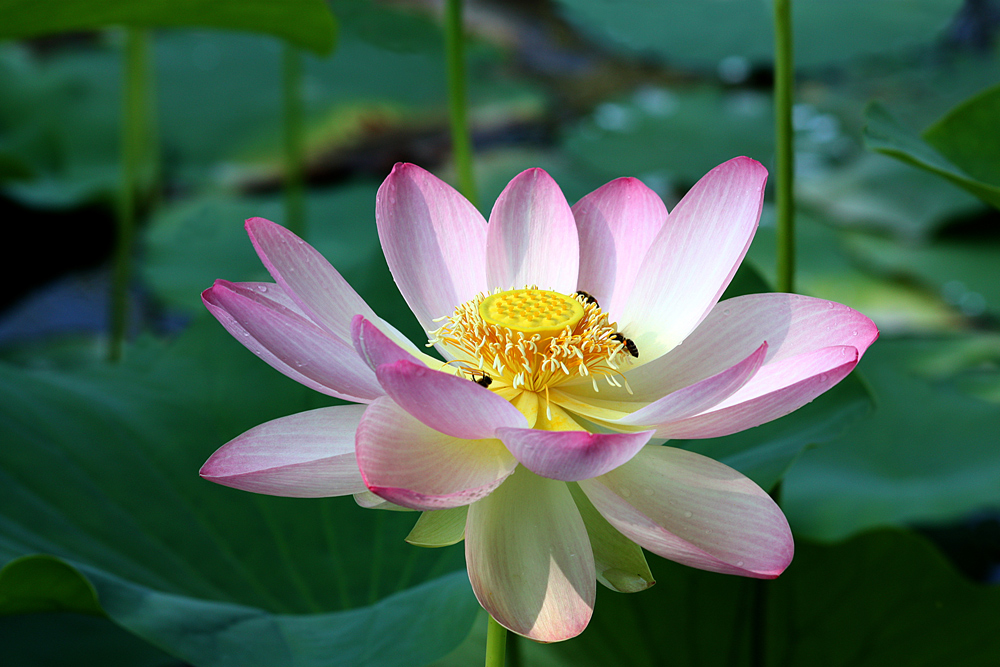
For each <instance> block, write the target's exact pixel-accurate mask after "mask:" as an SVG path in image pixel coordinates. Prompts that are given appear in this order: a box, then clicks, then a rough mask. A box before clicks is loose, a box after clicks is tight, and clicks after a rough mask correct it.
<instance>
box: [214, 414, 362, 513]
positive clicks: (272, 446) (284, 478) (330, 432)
mask: <svg viewBox="0 0 1000 667" xmlns="http://www.w3.org/2000/svg"><path fill="white" fill-rule="evenodd" d="M364 409H365V408H364V406H361V405H342V406H337V407H332V408H319V409H317V410H310V411H308V412H302V413H299V414H295V415H290V416H288V417H282V418H280V419H275V420H273V421H269V422H266V423H264V424H261V425H260V426H255V427H254V428H252V429H250V430H249V431H247V432H246V433H244V434H243V435H240V436H238V437H236V438H234V439H233V440H230V441H229V442H228V443H226V444H225V445H223V446H222V447H221V448H219V449H218V451H216V452H215V453H214V454H212V456H211V457H210V458H209V459H208V461H207V462H206V463H205V465H203V466H202V468H201V472H200V474H201V476H202V477H204V478H205V479H207V480H209V481H212V482H216V483H218V484H223V485H225V486H231V487H233V488H236V489H243V490H244V491H253V492H254V493H265V494H268V495H272V496H288V497H293V498H323V497H327V496H346V495H350V494H353V493H357V492H359V491H363V490H364V489H365V484H364V481H363V480H362V479H361V473H360V472H359V470H358V463H357V458H356V457H355V455H354V432H355V430H356V429H357V427H358V423H359V422H360V420H361V414H362V412H364Z"/></svg>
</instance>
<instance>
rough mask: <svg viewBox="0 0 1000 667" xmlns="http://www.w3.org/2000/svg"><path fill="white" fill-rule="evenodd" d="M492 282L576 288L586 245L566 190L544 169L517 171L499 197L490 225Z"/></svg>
mask: <svg viewBox="0 0 1000 667" xmlns="http://www.w3.org/2000/svg"><path fill="white" fill-rule="evenodd" d="M486 229H487V230H486V280H487V287H488V288H489V289H490V290H493V289H497V288H499V289H504V290H506V289H511V288H515V287H524V286H525V285H538V287H540V288H542V289H551V290H555V291H557V292H562V293H564V294H572V293H573V292H574V291H575V290H576V281H577V275H578V273H579V267H580V245H579V239H578V237H577V231H576V222H575V221H574V220H573V212H572V211H571V210H570V207H569V204H567V203H566V198H565V197H564V196H563V193H562V190H560V189H559V186H558V185H556V182H555V181H554V180H552V177H551V176H549V175H548V174H547V173H545V172H544V171H543V170H541V169H528V170H527V171H523V172H521V173H520V174H518V175H517V176H515V177H514V180H512V181H511V182H510V183H509V184H508V185H507V187H506V188H504V191H503V192H501V193H500V196H499V197H498V198H497V203H496V205H495V206H494V207H493V212H492V213H491V214H490V224H489V225H487V228H486Z"/></svg>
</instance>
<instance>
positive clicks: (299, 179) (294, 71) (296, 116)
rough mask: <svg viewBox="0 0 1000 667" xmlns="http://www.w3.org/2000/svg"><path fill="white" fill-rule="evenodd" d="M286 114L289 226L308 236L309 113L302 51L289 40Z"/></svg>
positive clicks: (284, 85)
mask: <svg viewBox="0 0 1000 667" xmlns="http://www.w3.org/2000/svg"><path fill="white" fill-rule="evenodd" d="M281 74H282V76H281V78H282V90H283V95H284V113H285V226H286V227H287V228H288V229H289V230H290V231H291V232H293V233H294V234H296V235H297V236H298V237H300V238H305V234H306V228H305V227H306V215H305V198H306V189H305V112H304V110H303V104H302V54H301V53H300V52H299V49H298V48H297V47H295V46H292V45H291V44H289V43H287V42H286V43H285V46H284V52H283V53H282V68H281Z"/></svg>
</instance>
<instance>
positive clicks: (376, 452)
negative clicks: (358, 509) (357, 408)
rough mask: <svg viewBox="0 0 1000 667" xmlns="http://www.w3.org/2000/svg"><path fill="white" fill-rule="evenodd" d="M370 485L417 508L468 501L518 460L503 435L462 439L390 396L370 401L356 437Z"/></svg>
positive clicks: (486, 490) (497, 480)
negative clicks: (431, 424)
mask: <svg viewBox="0 0 1000 667" xmlns="http://www.w3.org/2000/svg"><path fill="white" fill-rule="evenodd" d="M355 446H356V449H357V455H358V467H359V468H361V476H362V477H363V478H364V480H365V485H366V486H367V487H368V489H369V490H370V491H371V492H372V493H374V494H376V495H378V496H380V497H382V498H385V499H386V500H388V501H390V502H392V503H395V504H397V505H402V506H403V507H409V508H411V509H418V510H438V509H445V508H448V507H458V506H460V505H468V504H469V503H471V502H474V501H476V500H479V499H480V498H482V497H483V496H485V495H486V494H488V493H489V492H490V491H492V490H493V489H495V488H496V487H498V486H499V485H500V483H501V482H503V480H504V479H506V478H507V476H508V475H510V473H511V472H513V470H514V468H515V467H516V466H517V459H515V458H514V457H513V456H511V455H510V452H508V451H507V449H506V448H505V447H504V446H503V444H502V443H501V442H500V441H499V440H463V439H461V438H453V437H451V436H448V435H445V434H444V433H440V432H438V431H435V430H434V429H432V428H428V427H426V426H424V425H423V424H421V423H420V422H419V421H417V420H416V419H414V418H413V417H412V416H411V415H410V414H409V413H408V412H407V411H406V410H404V409H403V408H401V407H400V406H398V405H396V403H395V402H393V401H392V399H390V398H388V397H382V398H380V399H378V400H376V401H375V402H374V403H372V404H371V405H370V406H368V409H367V410H365V414H364V416H363V417H362V418H361V423H360V425H359V426H358V431H357V440H356V442H355Z"/></svg>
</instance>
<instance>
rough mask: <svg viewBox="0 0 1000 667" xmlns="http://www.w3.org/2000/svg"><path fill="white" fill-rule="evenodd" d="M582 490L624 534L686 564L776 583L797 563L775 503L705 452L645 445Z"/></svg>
mask: <svg viewBox="0 0 1000 667" xmlns="http://www.w3.org/2000/svg"><path fill="white" fill-rule="evenodd" d="M580 488H582V489H583V490H584V492H585V493H586V494H587V497H588V498H590V500H591V501H592V502H593V503H594V506H595V507H596V508H597V510H598V511H599V512H600V513H601V514H602V515H604V517H605V518H606V519H607V520H608V521H609V522H610V523H611V525H613V526H614V527H615V528H616V529H618V530H619V531H620V532H621V533H622V534H623V535H625V536H626V537H628V538H629V539H631V540H633V541H635V542H637V543H638V544H640V545H642V546H643V547H645V548H646V549H649V550H650V551H652V552H653V553H656V554H659V555H660V556H663V557H664V558H669V559H670V560H673V561H677V562H679V563H683V564H684V565H689V566H691V567H696V568H699V569H702V570H709V571H712V572H724V573H728V574H738V575H742V576H747V577H755V578H760V579H771V578H774V577H777V576H778V575H779V574H781V573H782V572H783V571H784V569H785V568H786V567H788V564H789V563H790V562H791V560H792V554H793V551H794V545H793V542H792V534H791V531H790V530H789V528H788V522H787V521H786V520H785V516H784V514H782V513H781V509H780V508H779V507H778V506H777V505H776V504H775V503H774V501H773V500H771V497H770V496H768V495H767V494H766V493H765V492H764V491H763V490H762V489H761V488H760V487H758V486H757V485H756V484H754V483H753V482H752V481H751V480H749V479H747V478H746V477H744V476H743V475H741V474H740V473H738V472H736V471H735V470H733V469H732V468H729V467H728V466H725V465H723V464H721V463H718V462H717V461H713V460H712V459H710V458H707V457H705V456H701V455H700V454H695V453H693V452H687V451H684V450H681V449H675V448H673V447H659V446H650V447H646V448H645V449H644V450H643V451H642V452H640V453H639V454H638V455H637V456H636V457H635V458H633V459H632V460H631V461H630V462H629V463H627V464H625V465H624V466H622V467H620V468H617V469H616V470H613V471H612V472H610V473H608V474H607V475H604V476H602V477H600V478H597V479H592V480H586V481H583V482H580Z"/></svg>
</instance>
